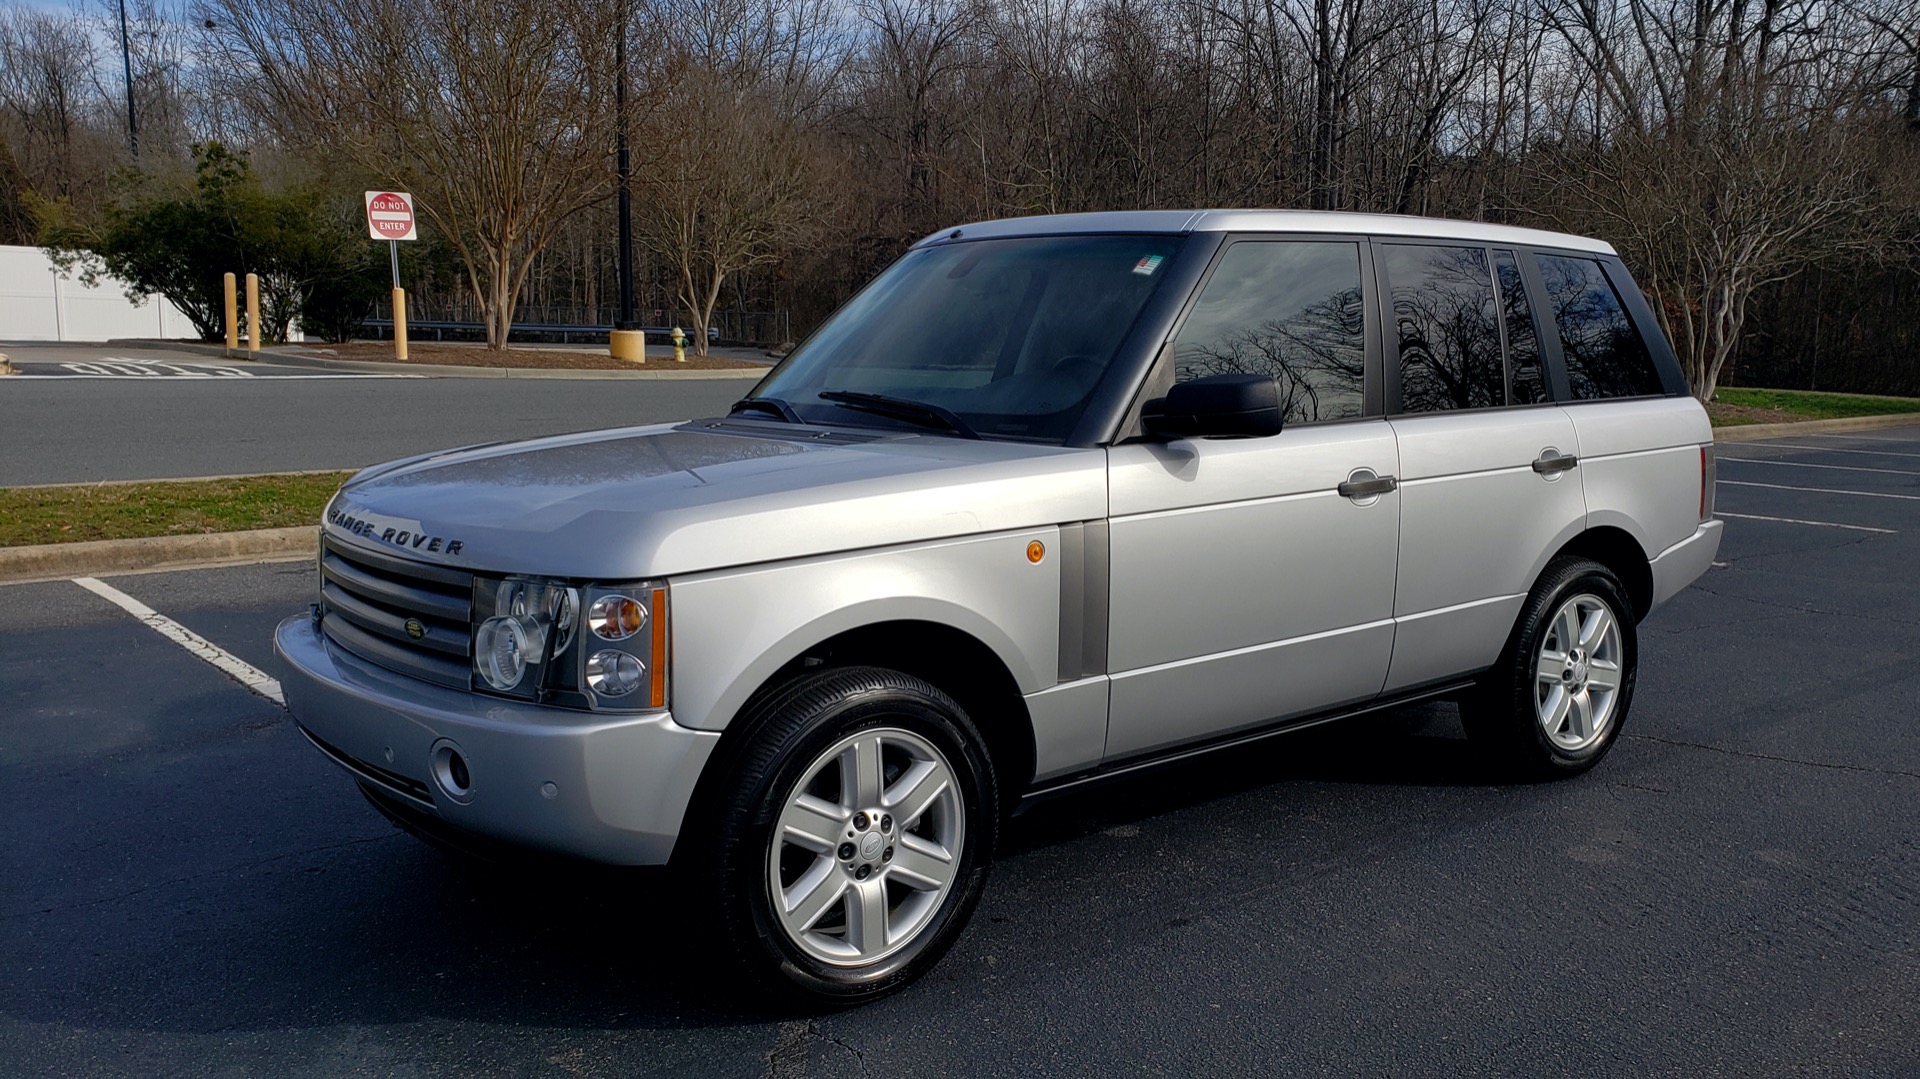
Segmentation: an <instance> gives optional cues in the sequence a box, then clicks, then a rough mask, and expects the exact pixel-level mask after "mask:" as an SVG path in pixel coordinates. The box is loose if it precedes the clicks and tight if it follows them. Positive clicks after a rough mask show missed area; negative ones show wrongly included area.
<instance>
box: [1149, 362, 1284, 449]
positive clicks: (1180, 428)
mask: <svg viewBox="0 0 1920 1079" xmlns="http://www.w3.org/2000/svg"><path fill="white" fill-rule="evenodd" d="M1140 418H1141V421H1142V422H1143V423H1144V424H1145V425H1146V429H1147V433H1148V434H1150V435H1154V436H1157V437H1160V438H1265V437H1266V436H1268V435H1277V434H1279V433H1280V426H1281V421H1282V419H1283V418H1284V417H1283V416H1282V415H1281V412H1280V384H1279V383H1277V382H1275V381H1274V380H1273V376H1272V375H1209V376H1207V377H1206V378H1196V379H1194V380H1192V381H1190V382H1176V383H1174V385H1173V388H1172V389H1170V390H1168V391H1167V395H1166V396H1165V397H1163V398H1161V399H1160V400H1158V401H1149V402H1147V405H1146V407H1145V408H1143V409H1142V410H1141V417H1140Z"/></svg>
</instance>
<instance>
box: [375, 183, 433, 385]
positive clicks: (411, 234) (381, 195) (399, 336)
mask: <svg viewBox="0 0 1920 1079" xmlns="http://www.w3.org/2000/svg"><path fill="white" fill-rule="evenodd" d="M367 235H369V236H371V237H373V238H374V239H376V240H385V241H387V254H388V255H389V256H391V258H392V261H393V358H394V359H396V360H404V359H406V358H407V291H406V290H405V289H403V288H401V287H400V241H401V240H416V239H419V236H420V234H419V230H418V228H417V227H416V223H415V221H414V218H413V196H412V195H409V194H407V193H406V192H404V191H369V192H367Z"/></svg>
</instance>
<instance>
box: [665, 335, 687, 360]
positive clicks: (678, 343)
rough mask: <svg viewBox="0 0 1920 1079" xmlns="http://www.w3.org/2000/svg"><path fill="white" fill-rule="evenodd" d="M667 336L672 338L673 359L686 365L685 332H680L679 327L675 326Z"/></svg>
mask: <svg viewBox="0 0 1920 1079" xmlns="http://www.w3.org/2000/svg"><path fill="white" fill-rule="evenodd" d="M667 336H668V337H671V338H673V358H674V359H675V360H678V361H679V362H681V363H686V362H687V332H686V331H685V330H682V329H681V328H680V327H678V326H675V327H674V328H673V332H672V333H670V334H668V335H667Z"/></svg>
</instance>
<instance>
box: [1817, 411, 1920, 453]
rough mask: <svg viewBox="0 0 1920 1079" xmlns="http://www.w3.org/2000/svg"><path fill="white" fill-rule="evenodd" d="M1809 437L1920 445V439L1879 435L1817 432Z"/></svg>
mask: <svg viewBox="0 0 1920 1079" xmlns="http://www.w3.org/2000/svg"><path fill="white" fill-rule="evenodd" d="M1915 423H1916V425H1920V416H1916V417H1915ZM1808 437H1809V438H1844V439H1846V440H1847V441H1849V442H1904V443H1906V444H1907V445H1909V446H1920V439H1911V438H1882V437H1880V436H1879V435H1823V434H1820V433H1818V432H1815V433H1814V434H1812V435H1809V436H1808Z"/></svg>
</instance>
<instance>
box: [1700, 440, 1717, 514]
mask: <svg viewBox="0 0 1920 1079" xmlns="http://www.w3.org/2000/svg"><path fill="white" fill-rule="evenodd" d="M1718 473H1719V467H1718V466H1717V465H1716V464H1715V463H1714V460H1713V443H1711V442H1709V443H1707V444H1706V445H1704V446H1701V447H1700V519H1701V520H1702V521H1706V520H1711V519H1712V518H1713V485H1714V481H1715V479H1716V477H1717V475H1718Z"/></svg>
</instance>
